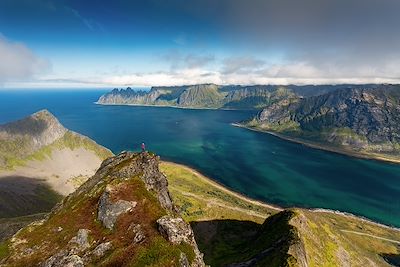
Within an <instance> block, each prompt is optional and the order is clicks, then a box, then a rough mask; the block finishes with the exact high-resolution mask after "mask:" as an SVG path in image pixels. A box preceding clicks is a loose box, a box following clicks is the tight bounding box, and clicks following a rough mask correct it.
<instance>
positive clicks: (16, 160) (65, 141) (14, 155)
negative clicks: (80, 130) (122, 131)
mask: <svg viewBox="0 0 400 267" xmlns="http://www.w3.org/2000/svg"><path fill="white" fill-rule="evenodd" d="M20 141H21V140H17V141H7V142H6V141H1V142H0V153H1V155H3V156H4V157H5V159H6V163H5V166H1V165H0V170H1V169H11V170H12V169H15V167H17V166H23V165H25V164H26V162H28V161H30V160H38V161H41V160H44V159H46V158H49V157H51V153H52V152H53V151H54V150H60V149H63V148H69V149H71V150H74V149H77V148H84V149H87V150H89V151H93V152H94V153H95V154H96V155H97V156H98V157H99V158H100V159H105V158H107V157H109V156H111V155H112V153H111V151H110V150H108V149H106V148H104V147H102V146H100V145H98V144H97V143H96V142H94V141H93V140H91V139H90V138H88V137H86V136H83V135H80V134H77V133H74V132H72V131H67V132H66V133H65V134H64V136H63V137H62V138H59V139H57V140H56V141H54V142H53V143H52V144H50V145H47V146H44V147H42V148H41V149H39V150H37V151H35V152H33V153H30V154H29V153H28V154H25V152H28V151H24V150H25V149H26V146H24V145H19V144H20ZM26 142H28V140H25V141H23V144H25V143H26Z"/></svg>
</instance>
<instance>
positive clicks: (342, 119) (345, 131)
mask: <svg viewBox="0 0 400 267" xmlns="http://www.w3.org/2000/svg"><path fill="white" fill-rule="evenodd" d="M246 125H247V126H249V127H254V128H257V129H261V130H266V131H271V132H275V133H278V134H282V135H283V136H288V137H293V138H299V139H300V140H305V141H311V142H315V143H317V144H320V145H328V146H333V147H338V148H343V149H347V150H349V151H352V152H354V153H359V154H360V155H363V154H364V155H365V156H368V155H371V156H372V157H379V156H380V155H381V156H382V157H386V158H387V159H393V160H398V159H400V86H397V85H381V86H379V87H377V88H349V89H340V90H336V91H334V92H330V93H327V94H324V95H320V96H313V97H308V98H302V99H298V100H296V101H286V102H284V101H281V102H278V103H276V104H274V105H271V106H270V107H267V108H265V109H264V110H262V111H261V112H260V113H259V114H258V115H257V117H256V118H254V119H253V120H252V121H250V122H247V124H246ZM373 154H376V156H373Z"/></svg>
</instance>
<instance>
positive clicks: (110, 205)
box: [97, 186, 137, 230]
mask: <svg viewBox="0 0 400 267" xmlns="http://www.w3.org/2000/svg"><path fill="white" fill-rule="evenodd" d="M112 191H113V190H112V188H111V186H107V187H106V189H105V191H104V193H103V194H102V195H101V197H100V200H99V208H98V212H97V219H98V220H99V221H101V222H102V223H103V225H104V227H106V228H108V229H110V230H112V229H113V228H114V224H115V222H116V221H117V219H118V217H119V216H120V215H121V214H123V213H126V212H131V211H132V210H133V208H135V207H136V204H137V202H134V201H126V200H121V199H120V200H117V201H116V202H113V201H112V199H111V194H112Z"/></svg>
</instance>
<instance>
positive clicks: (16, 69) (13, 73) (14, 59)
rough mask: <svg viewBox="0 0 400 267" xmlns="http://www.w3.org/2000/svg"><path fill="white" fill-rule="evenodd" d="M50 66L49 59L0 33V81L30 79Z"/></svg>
mask: <svg viewBox="0 0 400 267" xmlns="http://www.w3.org/2000/svg"><path fill="white" fill-rule="evenodd" d="M49 68H50V63H49V62H48V61H47V60H45V59H43V58H41V57H38V56H36V55H35V54H34V53H33V52H32V51H31V50H30V49H29V48H27V47H26V46H25V45H23V44H22V43H15V42H11V41H9V40H7V39H6V38H5V37H4V36H2V35H1V34H0V83H4V82H10V81H25V80H29V79H30V78H33V77H34V76H35V75H37V74H41V73H43V72H46V71H48V70H49Z"/></svg>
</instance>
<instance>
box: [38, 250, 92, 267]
mask: <svg viewBox="0 0 400 267" xmlns="http://www.w3.org/2000/svg"><path fill="white" fill-rule="evenodd" d="M83 266H85V265H84V263H83V260H82V258H81V257H79V256H78V255H75V254H69V252H68V251H66V250H62V251H60V252H58V253H57V254H55V255H53V256H51V257H50V258H48V259H47V260H46V261H45V262H44V263H43V264H41V267H83Z"/></svg>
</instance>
